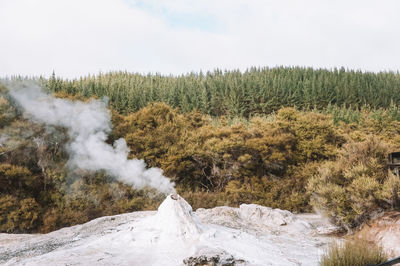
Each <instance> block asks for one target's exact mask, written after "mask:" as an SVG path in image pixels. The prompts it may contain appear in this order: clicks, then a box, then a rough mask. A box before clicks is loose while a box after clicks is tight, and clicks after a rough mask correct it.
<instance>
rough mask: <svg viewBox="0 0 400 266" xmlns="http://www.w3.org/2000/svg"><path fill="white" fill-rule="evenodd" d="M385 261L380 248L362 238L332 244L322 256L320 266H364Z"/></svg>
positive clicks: (385, 257)
mask: <svg viewBox="0 0 400 266" xmlns="http://www.w3.org/2000/svg"><path fill="white" fill-rule="evenodd" d="M386 260H387V256H386V254H385V253H384V252H383V249H382V247H380V246H377V245H376V244H375V243H372V242H369V241H367V240H365V239H362V238H356V239H353V240H347V241H346V242H345V243H342V244H339V243H337V242H334V243H332V244H331V245H330V246H329V248H328V250H327V252H326V253H325V254H324V255H323V256H322V258H321V261H320V264H321V265H322V266H365V265H368V264H371V265H376V264H379V263H382V262H384V261H386Z"/></svg>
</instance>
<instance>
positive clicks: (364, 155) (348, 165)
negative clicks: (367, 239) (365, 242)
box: [308, 136, 400, 231]
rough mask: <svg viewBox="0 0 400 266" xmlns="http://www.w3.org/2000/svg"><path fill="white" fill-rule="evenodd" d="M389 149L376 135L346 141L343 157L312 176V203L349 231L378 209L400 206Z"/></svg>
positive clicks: (341, 152)
mask: <svg viewBox="0 0 400 266" xmlns="http://www.w3.org/2000/svg"><path fill="white" fill-rule="evenodd" d="M390 149H391V148H390V146H389V145H388V144H387V143H385V142H383V141H381V140H379V139H378V138H377V137H374V136H369V137H368V138H367V139H366V140H365V141H361V142H350V143H347V144H345V145H344V146H343V148H342V149H341V151H340V156H339V157H338V158H337V159H336V160H335V161H327V162H325V163H324V164H323V165H322V166H321V167H319V170H318V173H317V174H316V175H314V176H313V177H312V178H311V179H310V181H309V184H308V191H309V193H311V194H312V199H311V203H312V205H313V206H314V207H316V208H317V209H320V210H322V211H324V212H325V213H326V214H327V215H328V216H329V217H331V218H332V220H333V221H334V222H335V223H336V224H338V225H340V226H342V227H344V228H346V229H347V230H348V231H351V230H352V229H353V228H355V227H356V226H359V225H362V224H363V223H365V222H366V221H368V219H369V218H370V216H371V215H373V214H374V213H376V212H377V211H382V210H385V209H391V208H394V207H398V206H396V204H398V201H397V198H398V196H399V192H400V191H399V181H398V178H397V179H395V178H393V177H391V176H390V175H388V173H387V169H386V155H387V153H388V152H389V151H390Z"/></svg>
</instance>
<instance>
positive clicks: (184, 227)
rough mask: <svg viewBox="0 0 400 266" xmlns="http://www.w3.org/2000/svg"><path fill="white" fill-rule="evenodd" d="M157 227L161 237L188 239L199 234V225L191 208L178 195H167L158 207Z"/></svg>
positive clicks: (200, 230)
mask: <svg viewBox="0 0 400 266" xmlns="http://www.w3.org/2000/svg"><path fill="white" fill-rule="evenodd" d="M156 222H157V227H158V228H159V229H160V231H161V235H162V237H168V238H180V239H189V238H196V237H197V236H198V235H199V234H200V233H201V232H202V229H201V223H200V222H199V220H198V219H197V217H196V215H195V214H194V213H193V211H192V207H191V206H190V205H189V203H187V202H186V201H185V200H184V199H183V198H182V197H181V196H179V195H169V196H167V198H166V199H165V200H164V201H163V203H161V205H160V206H159V207H158V211H157V215H156Z"/></svg>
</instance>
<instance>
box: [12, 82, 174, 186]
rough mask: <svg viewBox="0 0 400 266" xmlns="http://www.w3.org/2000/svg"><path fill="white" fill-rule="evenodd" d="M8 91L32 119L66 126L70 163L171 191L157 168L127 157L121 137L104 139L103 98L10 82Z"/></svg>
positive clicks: (107, 123) (106, 116)
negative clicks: (58, 94) (59, 94)
mask: <svg viewBox="0 0 400 266" xmlns="http://www.w3.org/2000/svg"><path fill="white" fill-rule="evenodd" d="M10 95H11V96H12V97H13V98H14V99H15V100H16V101H17V102H18V103H19V104H20V105H21V106H22V107H23V108H24V110H25V111H26V113H27V114H28V116H29V118H31V119H32V120H34V121H37V122H40V123H45V124H47V125H52V126H62V127H65V128H67V129H68V135H69V137H70V139H71V142H70V143H69V144H68V145H69V146H68V152H69V155H70V159H69V164H70V165H71V166H74V167H78V168H80V169H85V170H104V171H106V172H107V173H108V174H110V175H112V176H114V177H116V178H117V179H118V180H120V181H122V182H124V183H127V184H130V185H133V186H134V187H135V188H143V187H145V186H150V187H153V188H156V189H158V190H159V191H161V192H163V193H171V192H174V184H173V183H171V182H170V181H169V179H168V178H166V177H164V176H163V174H162V170H161V169H159V168H150V169H146V164H145V163H144V161H143V160H128V159H127V156H128V153H129V148H128V147H127V145H126V142H125V140H124V139H122V138H121V139H119V140H117V141H115V143H114V145H113V146H111V145H109V144H107V143H106V142H105V141H106V139H107V135H108V134H109V133H110V131H111V116H110V112H109V110H108V109H107V107H106V103H105V102H104V101H100V100H91V101H90V102H81V101H70V100H67V99H60V98H55V97H52V96H50V95H48V94H46V93H44V92H43V91H42V90H41V89H40V87H39V86H38V85H36V84H28V85H27V84H19V85H15V84H14V85H13V86H12V88H11V90H10Z"/></svg>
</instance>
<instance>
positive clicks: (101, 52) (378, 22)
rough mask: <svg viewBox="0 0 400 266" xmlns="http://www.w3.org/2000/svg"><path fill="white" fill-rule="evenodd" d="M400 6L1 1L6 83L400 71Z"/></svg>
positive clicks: (382, 0)
mask: <svg viewBox="0 0 400 266" xmlns="http://www.w3.org/2000/svg"><path fill="white" fill-rule="evenodd" d="M399 14H400V1H399V0H376V1H371V0H318V1H317V0H303V1H300V0H271V1H270V0H186V1H184V0H165V1H155V0H146V1H144V0H143V1H139V0H136V1H135V0H0V76H6V75H14V74H22V75H40V74H42V75H45V76H49V75H50V74H51V73H52V71H53V70H54V71H55V73H56V74H57V75H59V76H64V77H77V76H81V75H86V74H88V73H92V74H96V73H98V72H99V71H102V72H106V71H110V70H127V71H130V72H140V73H147V72H152V73H154V72H161V73H164V74H169V73H173V74H180V73H187V72H190V71H199V70H200V69H202V70H212V69H215V68H222V69H237V68H239V69H241V70H243V69H246V68H247V67H251V66H277V65H284V66H314V67H325V68H331V67H335V66H337V67H340V66H344V67H346V68H353V69H361V70H368V71H381V70H394V71H397V70H400V51H399V50H400V15H399Z"/></svg>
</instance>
